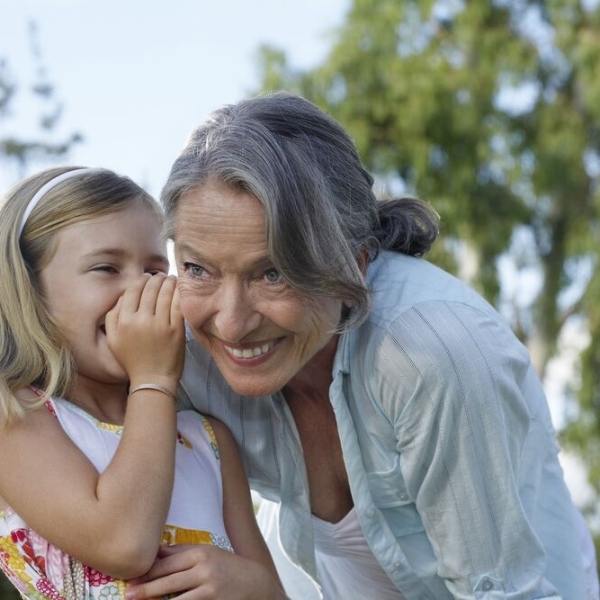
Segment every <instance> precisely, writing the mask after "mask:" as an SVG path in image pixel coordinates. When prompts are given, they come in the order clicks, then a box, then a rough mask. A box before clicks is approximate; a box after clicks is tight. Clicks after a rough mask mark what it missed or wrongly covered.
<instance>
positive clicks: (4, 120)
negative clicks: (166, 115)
mask: <svg viewBox="0 0 600 600" xmlns="http://www.w3.org/2000/svg"><path fill="white" fill-rule="evenodd" d="M27 35H28V36H29V40H30V44H31V57H32V61H33V66H34V69H33V77H32V80H31V81H22V80H17V79H16V77H15V75H14V74H13V72H12V71H11V69H10V63H9V61H8V59H7V58H6V57H0V165H1V166H2V168H3V169H7V170H9V171H10V172H11V173H12V174H13V176H12V177H11V178H10V179H11V180H17V179H20V178H22V177H23V176H24V175H25V171H26V168H27V167H28V166H31V165H32V164H33V165H38V164H39V165H40V168H41V166H42V165H44V164H45V163H50V162H53V161H55V160H57V159H64V158H65V157H66V156H67V155H68V152H69V150H70V149H71V148H72V147H73V145H74V144H76V143H78V142H80V141H82V137H81V135H80V134H79V133H71V134H68V135H66V136H63V138H62V139H57V137H58V136H57V127H58V125H59V122H60V117H61V115H62V112H63V105H62V103H61V102H60V101H59V100H57V98H56V91H55V88H54V85H53V84H52V83H51V81H50V79H49V77H48V73H47V69H46V67H45V66H44V62H43V56H42V52H41V49H40V45H39V41H38V29H37V26H36V24H35V23H33V22H32V23H30V24H29V29H28V32H27ZM23 113H28V114H25V115H24V114H23ZM22 116H26V117H30V116H31V117H32V118H33V121H34V124H33V125H32V126H31V125H30V124H29V123H28V126H27V129H28V131H26V132H22V133H21V134H19V125H18V123H20V122H21V117H22ZM15 123H16V125H15ZM9 125H13V127H12V129H13V131H9ZM20 597H21V596H20V595H19V593H18V592H17V591H16V589H15V588H14V587H13V586H12V585H11V584H10V583H9V581H8V580H7V579H6V578H5V577H4V576H3V575H2V574H1V573H0V600H17V599H18V598H20Z"/></svg>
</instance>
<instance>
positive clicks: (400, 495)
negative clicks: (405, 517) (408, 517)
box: [398, 492, 408, 502]
mask: <svg viewBox="0 0 600 600" xmlns="http://www.w3.org/2000/svg"><path fill="white" fill-rule="evenodd" d="M398 498H399V499H400V500H402V502H404V501H405V500H408V494H407V493H406V492H398Z"/></svg>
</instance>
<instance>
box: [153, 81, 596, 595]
mask: <svg viewBox="0 0 600 600" xmlns="http://www.w3.org/2000/svg"><path fill="white" fill-rule="evenodd" d="M372 184H373V179H372V177H371V176H370V175H369V174H368V173H367V172H366V171H365V169H364V167H363V166H362V164H361V162H360V160H359V157H358V154H357V152H356V149H355V147H354V145H353V144H352V142H351V140H350V139H349V137H348V135H347V134H346V133H345V132H344V130H343V129H342V128H341V127H340V125H339V124H338V123H337V122H335V121H334V120H333V119H332V118H330V117H329V116H328V115H326V114H325V113H323V112H322V111H321V110H319V109H318V108H317V107H316V106H314V105H313V104H312V103H310V102H308V101H306V100H304V99H302V98H299V97H296V96H293V95H289V94H285V93H279V94H275V95H271V96H268V97H260V98H255V99H250V100H245V101H242V102H240V103H239V104H237V105H234V106H226V107H224V108H221V109H219V110H217V111H216V112H214V113H213V114H212V115H210V116H209V118H208V119H207V120H206V121H205V122H204V123H203V124H202V125H201V126H200V127H199V128H198V129H196V131H194V132H193V134H192V135H191V137H190V139H189V141H188V144H187V146H186V147H185V149H184V150H183V152H182V153H181V155H180V156H179V158H178V159H177V160H176V162H175V164H174V166H173V168H172V171H171V173H170V176H169V178H168V181H167V183H166V185H165V187H164V190H163V194H162V200H163V203H164V206H165V210H166V215H167V228H168V231H167V232H168V234H169V236H170V237H171V238H172V239H173V240H174V243H175V256H176V264H177V271H178V275H179V289H180V295H181V303H182V309H183V312H184V315H185V317H186V320H187V323H188V325H189V333H190V338H189V342H188V356H187V359H186V370H185V374H184V379H183V383H182V388H183V392H184V393H185V396H186V397H187V399H188V400H189V401H190V403H191V404H193V405H194V406H195V407H196V408H198V409H199V410H202V411H203V412H206V413H210V414H213V415H214V416H216V417H218V418H220V419H221V420H223V421H224V422H225V423H226V424H227V425H228V426H229V427H230V429H231V430H232V432H233V434H234V435H235V437H236V439H237V442H238V444H239V448H240V450H241V452H242V454H243V457H244V461H245V467H246V469H247V474H248V476H249V478H250V482H251V485H252V487H253V488H254V489H256V490H257V491H258V492H260V494H262V495H263V496H264V497H265V498H268V499H270V500H273V501H276V502H278V503H279V508H280V510H279V526H280V536H281V543H282V546H283V548H284V549H285V551H286V553H287V555H288V556H289V557H290V558H291V560H292V561H293V562H294V563H296V564H297V565H298V566H299V567H300V568H301V569H303V570H304V571H306V572H307V573H309V574H310V575H311V576H312V577H313V578H314V579H315V580H316V581H317V582H319V584H320V585H321V587H322V591H323V595H324V597H325V598H328V599H333V600H337V599H344V600H346V599H349V598H361V599H364V598H377V599H378V600H381V599H384V600H386V599H390V600H391V599H401V598H406V599H408V600H413V599H420V600H425V599H430V600H444V599H450V598H463V599H466V598H473V599H474V598H477V599H490V600H491V599H492V598H493V599H505V598H506V599H508V598H510V599H511V600H530V599H531V598H546V599H550V598H552V599H557V598H565V599H570V600H581V599H583V598H586V597H587V595H586V586H585V576H584V568H583V560H582V554H581V551H580V548H579V546H578V537H577V536H578V533H577V525H576V516H575V511H574V509H573V505H572V503H571V500H570V497H569V494H568V491H567V489H566V487H565V483H564V481H563V474H562V471H561V468H560V466H559V462H558V459H557V448H556V444H555V441H554V440H555V436H554V431H553V428H552V424H551V420H550V415H549V411H548V407H547V403H546V399H545V397H544V393H543V391H542V388H541V385H540V382H539V380H538V377H537V376H536V374H535V372H534V369H533V367H532V365H531V363H530V360H529V357H528V355H527V352H526V350H525V348H524V347H523V346H522V345H521V344H520V343H519V342H518V341H517V339H516V338H515V336H514V335H513V334H512V333H511V331H510V329H509V327H508V326H507V325H506V324H505V323H504V321H503V320H502V318H501V317H500V316H499V315H498V314H497V313H496V312H495V311H494V309H493V308H492V307H491V306H489V305H488V304H487V303H486V302H485V301H484V300H483V299H482V298H481V297H480V296H478V295H477V294H476V293H475V292H474V291H472V290H471V289H469V288H468V287H466V286H465V285H464V284H463V283H461V282H460V281H458V280H457V279H455V278H454V277H452V276H451V275H449V274H447V273H445V272H444V271H442V270H440V269H438V268H436V267H435V266H433V265H432V264H430V263H428V262H426V261H425V260H423V259H422V258H421V256H422V255H423V254H424V253H425V252H426V251H427V250H428V248H429V246H430V245H431V243H432V242H433V241H434V239H435V237H436V233H437V219H436V215H435V213H434V212H433V211H432V210H431V209H430V208H429V207H428V206H427V205H426V204H425V203H423V202H421V201H419V200H417V199H413V198H401V199H394V200H387V201H378V200H377V199H376V198H375V196H374V193H373V191H372ZM185 555H186V553H182V554H181V558H180V560H181V561H182V562H181V565H183V561H184V559H183V556H185ZM171 558H173V557H171ZM186 560H187V561H188V563H189V562H190V560H191V559H190V557H189V555H188V556H187V559H186ZM175 565H176V562H172V565H171V567H170V569H171V570H176V566H175ZM182 568H183V566H182ZM164 572H165V569H164V568H163V570H162V571H160V570H157V571H156V574H157V575H159V574H162V573H164ZM187 576H188V578H189V577H190V575H189V573H188V575H187ZM176 580H177V577H172V578H171V580H170V585H172V586H174V585H175V583H174V582H175V581H176ZM157 581H161V580H160V579H159V580H157ZM155 583H156V582H155ZM190 587H191V585H190V581H189V579H188V585H187V588H188V589H189V588H190ZM165 589H166V588H164V587H163V588H162V590H163V591H164V590H165ZM185 597H186V598H187V597H188V596H187V595H186V596H185ZM190 597H192V596H190ZM193 597H196V596H193ZM197 597H201V596H200V595H198V596H197ZM240 597H242V596H240Z"/></svg>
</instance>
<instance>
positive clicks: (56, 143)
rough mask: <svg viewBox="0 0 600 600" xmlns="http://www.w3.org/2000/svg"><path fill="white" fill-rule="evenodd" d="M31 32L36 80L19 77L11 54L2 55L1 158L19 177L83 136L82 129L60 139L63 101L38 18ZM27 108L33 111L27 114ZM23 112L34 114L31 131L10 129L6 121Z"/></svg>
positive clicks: (56, 155)
mask: <svg viewBox="0 0 600 600" xmlns="http://www.w3.org/2000/svg"><path fill="white" fill-rule="evenodd" d="M28 35H29V40H30V45H31V57H32V60H33V65H34V74H33V79H32V81H30V82H23V81H18V80H17V78H16V76H15V74H14V72H13V71H12V69H11V67H10V62H9V60H8V58H6V57H4V58H2V57H0V123H3V124H4V125H3V127H2V129H0V162H2V163H5V164H8V165H11V166H13V167H15V169H16V175H17V177H22V176H23V175H24V174H25V171H26V168H27V166H28V165H30V164H31V163H37V162H42V161H47V160H51V159H55V158H60V157H64V156H65V155H66V154H67V153H68V152H69V150H70V149H71V148H72V147H73V145H74V144H76V143H78V142H80V141H81V140H82V138H81V135H80V134H79V133H71V134H67V135H65V136H63V137H62V139H57V127H58V125H59V124H60V119H61V116H62V114H63V104H62V103H61V102H60V101H59V100H58V99H57V97H56V90H55V86H54V84H53V83H52V82H51V80H50V78H49V76H48V72H47V69H46V67H45V65H44V62H43V56H42V52H41V49H40V45H39V41H38V28H37V25H36V23H35V22H31V23H30V24H29V31H28ZM24 105H25V106H26V107H27V108H26V109H25V110H24ZM33 111H35V112H33ZM25 112H29V113H30V114H27V115H23V113H25ZM21 116H27V117H32V118H33V120H34V124H33V126H32V127H28V129H30V131H29V132H27V133H23V132H19V131H18V128H17V131H15V133H10V132H9V131H8V130H7V127H6V124H8V123H14V122H15V121H17V120H18V119H19V117H21Z"/></svg>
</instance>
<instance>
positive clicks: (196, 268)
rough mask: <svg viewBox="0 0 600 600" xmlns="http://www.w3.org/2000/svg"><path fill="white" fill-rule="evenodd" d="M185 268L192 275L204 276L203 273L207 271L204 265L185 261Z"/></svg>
mask: <svg viewBox="0 0 600 600" xmlns="http://www.w3.org/2000/svg"><path fill="white" fill-rule="evenodd" d="M183 270H184V271H185V272H187V273H189V274H190V275H192V277H202V275H203V274H204V272H205V270H204V267H201V266H200V265H195V264H194V263H191V262H184V263H183Z"/></svg>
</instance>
